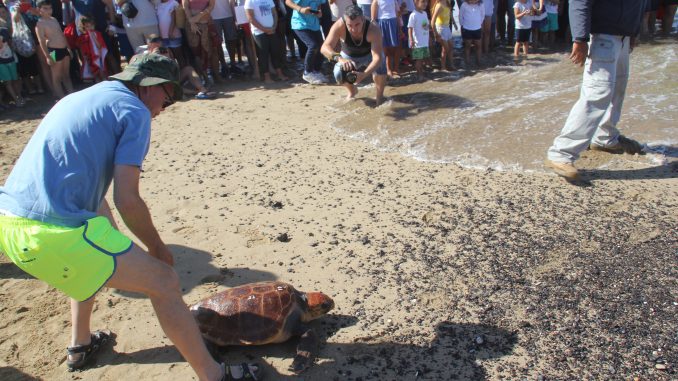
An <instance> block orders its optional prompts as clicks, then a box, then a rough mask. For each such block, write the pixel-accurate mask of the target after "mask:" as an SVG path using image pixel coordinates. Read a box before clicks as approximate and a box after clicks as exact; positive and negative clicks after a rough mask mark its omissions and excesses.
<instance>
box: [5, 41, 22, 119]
mask: <svg viewBox="0 0 678 381" xmlns="http://www.w3.org/2000/svg"><path fill="white" fill-rule="evenodd" d="M9 42H10V38H9V29H7V28H0V83H2V84H3V85H5V89H6V90H7V93H9V96H11V97H12V99H13V100H14V105H15V106H16V107H23V106H24V104H25V103H24V99H23V98H21V83H20V82H19V75H18V74H17V71H16V61H17V59H16V56H15V55H14V51H12V48H11V47H10V46H9ZM0 94H1V93H0ZM1 101H2V98H1V97H0V102H1ZM2 107H3V106H1V103H0V108H2Z"/></svg>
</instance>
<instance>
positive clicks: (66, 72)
mask: <svg viewBox="0 0 678 381" xmlns="http://www.w3.org/2000/svg"><path fill="white" fill-rule="evenodd" d="M57 64H58V65H59V70H61V83H63V84H64V87H65V88H66V93H67V94H70V93H72V92H73V82H71V56H70V55H67V56H66V57H65V58H64V59H62V60H61V61H59V62H57ZM101 70H102V72H103V68H101Z"/></svg>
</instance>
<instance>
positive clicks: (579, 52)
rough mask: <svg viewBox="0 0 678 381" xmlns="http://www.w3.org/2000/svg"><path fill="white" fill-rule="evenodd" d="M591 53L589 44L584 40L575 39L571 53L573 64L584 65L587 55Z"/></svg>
mask: <svg viewBox="0 0 678 381" xmlns="http://www.w3.org/2000/svg"><path fill="white" fill-rule="evenodd" d="M588 55H589V44H588V43H586V42H582V41H575V42H574V43H573V44H572V53H571V54H570V61H572V63H573V64H575V65H579V66H584V62H586V57H588Z"/></svg>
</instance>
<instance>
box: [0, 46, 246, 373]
mask: <svg viewBox="0 0 678 381" xmlns="http://www.w3.org/2000/svg"><path fill="white" fill-rule="evenodd" d="M109 79H113V80H110V81H103V82H100V83H97V84H96V85H94V86H91V87H89V88H87V89H85V90H82V91H79V92H76V93H73V94H71V95H68V96H66V97H64V98H63V99H62V100H60V101H59V102H58V103H57V104H56V105H55V106H54V107H53V108H52V109H51V110H50V111H49V112H48V113H47V115H46V116H45V117H44V119H43V120H42V121H41V122H40V125H39V126H38V128H37V129H36V131H35V133H34V134H33V136H32V137H31V139H30V141H29V142H28V144H27V145H26V148H25V149H24V151H23V152H22V153H21V156H20V157H19V159H18V160H17V162H16V165H15V166H14V168H13V169H12V172H11V173H10V175H9V177H8V178H7V181H6V183H5V185H4V186H2V187H0V252H1V253H5V254H6V255H7V256H8V257H9V258H10V259H11V260H12V262H14V264H16V265H17V266H18V267H20V268H21V269H22V270H24V271H26V272H27V273H29V274H31V275H33V276H34V277H36V278H38V279H40V280H42V281H45V282H46V283H48V284H49V285H51V286H53V287H55V288H57V289H59V290H61V291H62V292H63V293H65V294H66V295H68V296H69V297H70V298H71V316H72V323H73V325H72V339H71V343H70V346H69V347H68V356H67V358H66V363H67V366H68V367H69V368H70V369H82V368H83V367H85V366H86V363H87V362H88V361H90V360H92V358H93V357H92V356H93V355H94V354H95V353H96V351H97V350H98V349H99V348H100V347H101V346H102V345H104V344H105V343H106V342H107V341H108V340H109V339H110V338H111V333H110V332H106V331H95V332H92V331H91V330H90V318H91V315H92V309H93V307H94V298H95V296H96V294H97V292H98V291H99V289H100V288H102V287H110V288H117V289H121V290H126V291H133V292H141V293H143V294H145V295H147V296H148V297H149V298H150V300H151V302H152V304H153V308H154V309H155V313H156V316H157V318H158V320H159V321H160V326H161V327H162V329H163V330H164V332H165V333H166V334H167V337H168V338H169V339H170V340H171V341H172V342H173V343H174V345H175V346H176V347H177V349H178V350H179V352H180V353H181V354H182V355H183V356H184V358H185V359H186V360H187V361H188V363H189V364H190V365H191V367H192V368H193V369H194V370H195V372H196V374H197V377H198V379H200V380H210V381H214V380H223V379H225V380H233V379H240V378H246V377H247V376H246V375H247V374H250V377H249V379H253V377H252V376H251V375H252V374H255V373H256V372H257V367H256V366H255V365H253V364H252V365H248V364H243V365H234V366H225V365H224V364H219V363H217V362H216V361H214V359H212V357H211V355H210V354H209V352H208V351H207V348H206V347H205V343H204V342H203V339H202V335H201V334H200V331H199V329H198V326H197V324H196V322H195V320H194V318H193V316H192V314H191V312H190V311H189V310H188V307H187V306H186V303H185V302H184V301H183V299H182V295H181V286H180V283H179V276H178V275H177V273H176V271H174V269H173V268H172V265H173V263H174V259H173V257H172V253H171V252H170V250H169V249H168V248H167V246H166V245H165V243H164V242H163V240H162V239H161V238H160V235H159V234H158V231H157V230H156V229H155V227H154V225H153V220H152V218H151V214H150V212H149V210H148V207H147V206H146V203H145V202H144V200H143V199H142V198H141V196H140V195H139V179H140V176H141V166H142V163H143V161H144V158H145V156H146V154H147V152H148V149H149V147H150V137H151V119H152V118H154V117H156V116H158V115H159V114H160V113H161V112H162V111H163V110H164V109H165V108H166V107H168V106H169V105H171V104H172V103H173V102H174V101H175V100H178V99H181V96H182V93H181V86H180V85H179V83H178V79H179V67H178V65H177V64H176V62H175V61H174V60H172V59H169V58H167V57H164V56H161V55H159V54H140V55H137V56H135V57H134V58H133V59H132V60H131V61H130V63H129V64H128V65H127V66H126V67H125V70H124V71H123V72H122V73H119V74H116V75H114V76H112V77H110V78H109ZM111 183H113V184H114V187H113V200H114V202H115V205H116V207H117V210H118V212H119V213H120V215H121V216H122V219H123V221H124V222H125V225H127V227H128V228H129V230H130V231H131V232H132V234H134V235H135V236H136V237H137V238H138V239H139V241H141V242H142V243H143V244H144V245H145V247H146V248H147V250H144V249H142V248H141V247H140V246H138V245H136V244H135V243H133V242H132V241H131V240H130V239H129V238H127V237H126V236H125V235H123V234H122V233H121V232H120V231H119V230H118V229H117V227H116V224H115V222H114V220H113V216H112V213H111V210H110V208H109V206H108V203H107V202H106V201H105V198H104V196H105V195H106V193H107V191H108V188H109V186H110V185H111ZM90 378H91V377H90Z"/></svg>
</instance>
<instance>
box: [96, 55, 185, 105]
mask: <svg viewBox="0 0 678 381" xmlns="http://www.w3.org/2000/svg"><path fill="white" fill-rule="evenodd" d="M108 78H109V79H115V80H118V81H122V82H130V83H133V84H135V85H137V86H156V85H162V84H164V83H171V84H172V85H173V86H174V99H175V100H181V98H182V97H183V95H184V93H183V90H182V89H181V85H180V84H179V65H178V64H177V62H176V61H175V60H173V59H171V58H169V57H165V56H163V55H160V54H155V53H143V54H137V55H136V56H134V57H132V59H131V60H130V62H129V64H127V66H126V67H125V70H123V71H122V72H121V73H118V74H115V75H111V76H110V77H108Z"/></svg>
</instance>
